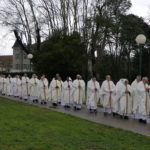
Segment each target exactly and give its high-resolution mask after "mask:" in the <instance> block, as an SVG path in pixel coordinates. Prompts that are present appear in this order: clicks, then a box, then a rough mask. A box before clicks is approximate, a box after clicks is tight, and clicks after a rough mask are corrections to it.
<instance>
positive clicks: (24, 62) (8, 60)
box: [0, 41, 31, 73]
mask: <svg viewBox="0 0 150 150" xmlns="http://www.w3.org/2000/svg"><path fill="white" fill-rule="evenodd" d="M12 49H13V55H10V56H0V72H7V73H8V72H30V71H31V66H30V65H31V64H30V60H29V59H28V58H27V54H26V53H25V52H24V51H23V50H22V49H21V47H20V46H19V44H18V42H17V41H16V42H15V43H14V45H13V47H12Z"/></svg>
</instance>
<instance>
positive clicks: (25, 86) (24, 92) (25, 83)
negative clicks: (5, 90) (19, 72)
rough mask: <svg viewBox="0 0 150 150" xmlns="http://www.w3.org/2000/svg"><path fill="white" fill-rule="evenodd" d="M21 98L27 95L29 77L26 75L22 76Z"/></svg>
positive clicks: (26, 97) (25, 97)
mask: <svg viewBox="0 0 150 150" xmlns="http://www.w3.org/2000/svg"><path fill="white" fill-rule="evenodd" d="M21 83H22V98H23V99H28V96H29V93H30V91H29V78H28V77H22V82H21Z"/></svg>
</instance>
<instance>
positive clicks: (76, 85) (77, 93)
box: [73, 75, 85, 110]
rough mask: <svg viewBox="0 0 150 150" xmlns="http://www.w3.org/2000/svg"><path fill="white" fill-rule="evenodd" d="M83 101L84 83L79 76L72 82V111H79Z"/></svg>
mask: <svg viewBox="0 0 150 150" xmlns="http://www.w3.org/2000/svg"><path fill="white" fill-rule="evenodd" d="M84 99H85V82H84V80H83V79H82V77H81V76H80V75H77V79H76V80H74V81H73V103H74V110H80V109H81V107H82V104H83V101H84Z"/></svg>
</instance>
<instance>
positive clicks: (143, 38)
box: [135, 34, 146, 75]
mask: <svg viewBox="0 0 150 150" xmlns="http://www.w3.org/2000/svg"><path fill="white" fill-rule="evenodd" d="M135 41H136V43H137V44H138V45H139V47H140V56H139V74H140V75H142V45H144V44H145V42H146V36H145V35H143V34H139V35H138V36H137V37H136V39H135Z"/></svg>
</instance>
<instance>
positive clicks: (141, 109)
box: [0, 74, 150, 123]
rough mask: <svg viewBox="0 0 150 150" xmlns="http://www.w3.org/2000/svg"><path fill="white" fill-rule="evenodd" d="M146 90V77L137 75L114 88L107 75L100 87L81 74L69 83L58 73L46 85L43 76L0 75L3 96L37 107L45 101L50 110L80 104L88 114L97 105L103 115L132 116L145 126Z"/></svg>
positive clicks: (149, 97) (149, 109)
mask: <svg viewBox="0 0 150 150" xmlns="http://www.w3.org/2000/svg"><path fill="white" fill-rule="evenodd" d="M149 90H150V87H149V85H148V78H147V77H143V78H142V80H141V76H137V77H136V79H135V80H134V81H133V83H132V84H131V85H129V82H128V80H127V79H120V80H119V81H118V82H117V84H116V85H115V84H114V82H113V81H112V80H111V76H110V75H107V76H106V79H105V81H104V82H103V83H102V85H101V87H100V84H99V82H98V81H97V80H96V77H95V76H93V77H91V80H90V81H88V83H87V86H86V84H85V82H84V80H83V79H82V77H81V75H77V76H76V79H75V80H74V81H72V79H71V78H70V77H67V78H66V81H64V82H63V81H62V80H61V77H60V75H59V74H57V75H56V76H55V78H53V79H52V81H51V82H50V84H49V82H48V80H47V78H46V77H45V75H42V77H41V78H40V79H38V77H37V75H36V74H33V76H32V78H31V79H29V78H28V76H27V74H24V76H22V77H20V76H19V75H16V76H15V77H11V76H10V75H8V77H6V76H5V75H1V76H0V92H1V93H2V94H3V95H7V96H14V97H19V98H20V99H23V100H25V101H27V100H31V101H33V102H39V103H41V104H47V102H48V101H50V102H51V104H52V105H53V106H54V107H57V105H59V104H61V105H62V106H64V107H65V108H70V107H72V106H73V107H74V110H80V109H82V105H83V103H86V106H87V108H88V109H89V111H90V112H91V113H93V112H94V113H97V106H98V104H99V105H101V106H103V109H104V115H109V114H113V116H120V117H121V118H124V119H128V118H129V117H131V116H132V117H134V118H135V119H139V121H140V122H143V123H146V122H147V119H148V117H149V115H150V93H149Z"/></svg>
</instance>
